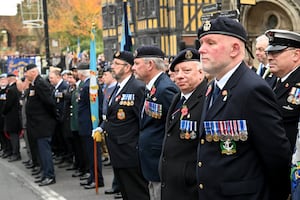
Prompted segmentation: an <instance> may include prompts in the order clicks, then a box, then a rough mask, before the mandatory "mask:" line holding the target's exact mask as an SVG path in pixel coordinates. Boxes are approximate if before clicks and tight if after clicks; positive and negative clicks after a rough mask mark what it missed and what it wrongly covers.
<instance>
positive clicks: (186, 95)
mask: <svg viewBox="0 0 300 200" xmlns="http://www.w3.org/2000/svg"><path fill="white" fill-rule="evenodd" d="M194 91H195V90H194ZM194 91H192V92H190V93H187V94H183V93H181V97H184V98H185V99H186V100H185V101H187V100H188V99H189V98H190V96H192V94H193V92H194ZM181 97H180V98H181Z"/></svg>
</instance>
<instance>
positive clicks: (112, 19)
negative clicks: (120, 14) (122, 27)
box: [107, 5, 116, 27]
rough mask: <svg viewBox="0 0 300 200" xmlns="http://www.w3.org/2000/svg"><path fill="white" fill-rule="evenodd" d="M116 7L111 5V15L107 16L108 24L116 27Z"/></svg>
mask: <svg viewBox="0 0 300 200" xmlns="http://www.w3.org/2000/svg"><path fill="white" fill-rule="evenodd" d="M115 9H116V7H115V6H113V5H110V6H109V9H108V10H109V15H108V16H107V21H108V26H109V27H115V26H116V15H115V12H116V11H115Z"/></svg>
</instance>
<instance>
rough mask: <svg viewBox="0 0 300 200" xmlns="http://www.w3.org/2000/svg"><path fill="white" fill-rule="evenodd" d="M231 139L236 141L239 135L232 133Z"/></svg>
mask: <svg viewBox="0 0 300 200" xmlns="http://www.w3.org/2000/svg"><path fill="white" fill-rule="evenodd" d="M233 140H234V141H236V142H237V141H239V140H240V136H239V135H238V134H234V135H233Z"/></svg>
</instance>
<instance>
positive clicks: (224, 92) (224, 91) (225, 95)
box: [222, 90, 228, 101]
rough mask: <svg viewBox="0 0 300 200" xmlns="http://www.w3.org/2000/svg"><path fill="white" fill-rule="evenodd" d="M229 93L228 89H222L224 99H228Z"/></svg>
mask: <svg viewBox="0 0 300 200" xmlns="http://www.w3.org/2000/svg"><path fill="white" fill-rule="evenodd" d="M227 95H228V92H227V90H223V91H222V96H224V98H223V101H227Z"/></svg>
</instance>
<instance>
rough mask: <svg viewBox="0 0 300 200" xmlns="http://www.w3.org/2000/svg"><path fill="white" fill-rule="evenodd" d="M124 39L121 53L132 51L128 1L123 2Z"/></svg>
mask: <svg viewBox="0 0 300 200" xmlns="http://www.w3.org/2000/svg"><path fill="white" fill-rule="evenodd" d="M122 25H123V27H122V39H121V47H120V50H121V51H132V39H131V31H130V27H129V24H128V16H127V0H124V1H123V19H122Z"/></svg>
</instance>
